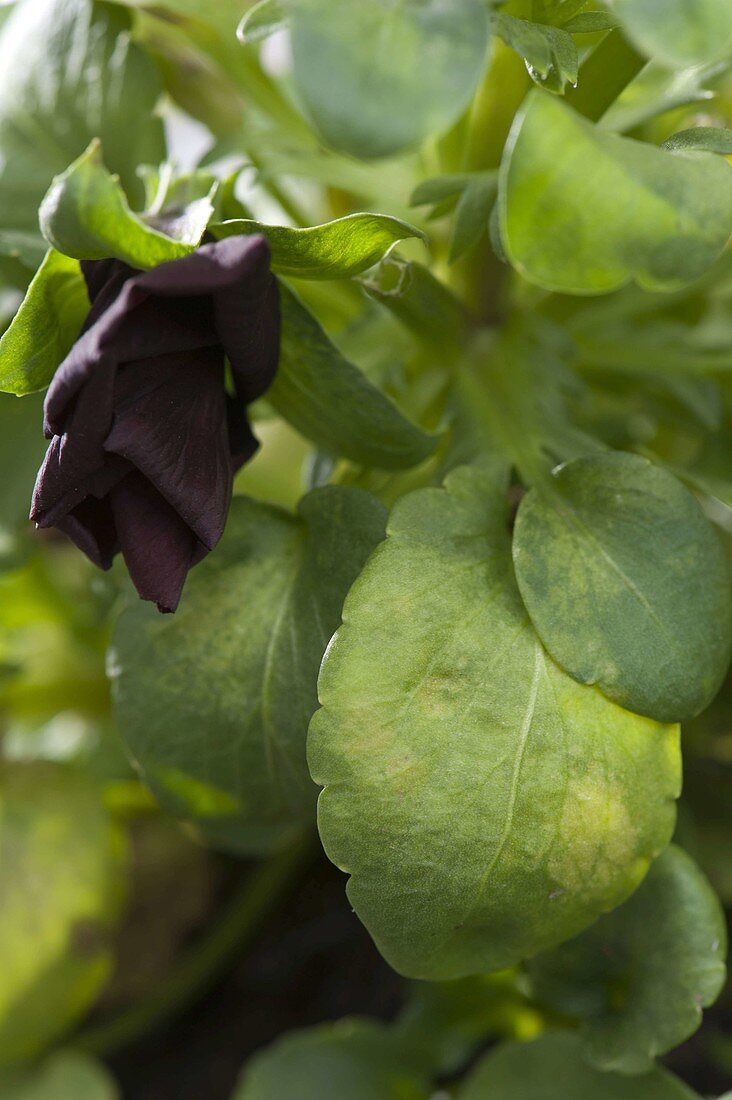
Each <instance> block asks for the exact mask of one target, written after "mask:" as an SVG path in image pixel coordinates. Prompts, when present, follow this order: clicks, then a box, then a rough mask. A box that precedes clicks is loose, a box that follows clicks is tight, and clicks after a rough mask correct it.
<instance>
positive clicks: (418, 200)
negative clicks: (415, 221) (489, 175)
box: [409, 172, 474, 206]
mask: <svg viewBox="0 0 732 1100" xmlns="http://www.w3.org/2000/svg"><path fill="white" fill-rule="evenodd" d="M473 178H474V173H473V172H455V173H452V174H450V175H447V176H435V177H434V178H432V179H428V180H422V182H421V183H419V184H417V186H416V187H415V189H414V191H413V192H412V196H411V198H410V200H409V205H410V206H431V205H433V204H437V203H441V202H444V200H445V199H451V198H459V196H460V195H462V193H463V191H464V190H465V188H466V187H467V186H468V184H469V183H470V182H471V180H472V179H473Z"/></svg>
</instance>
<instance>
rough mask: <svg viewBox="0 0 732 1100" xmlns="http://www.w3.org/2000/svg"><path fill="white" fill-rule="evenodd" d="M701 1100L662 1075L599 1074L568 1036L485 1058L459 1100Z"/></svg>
mask: <svg viewBox="0 0 732 1100" xmlns="http://www.w3.org/2000/svg"><path fill="white" fill-rule="evenodd" d="M591 1096H595V1097H597V1098H598V1100H700V1098H699V1096H698V1094H697V1093H695V1092H693V1091H692V1090H691V1089H689V1088H687V1087H686V1085H685V1084H683V1082H682V1081H680V1080H679V1079H678V1077H674V1076H672V1075H671V1074H670V1073H667V1072H666V1071H665V1070H662V1069H654V1070H651V1072H650V1073H645V1074H643V1075H642V1076H641V1077H623V1076H621V1075H620V1074H617V1073H600V1072H599V1071H598V1070H596V1069H592V1068H591V1067H590V1066H588V1065H587V1063H586V1062H585V1061H584V1059H583V1058H582V1051H581V1048H580V1043H579V1041H578V1039H577V1038H576V1037H575V1036H574V1035H572V1034H570V1033H561V1034H557V1035H545V1036H544V1037H543V1038H541V1039H537V1040H535V1041H534V1042H533V1043H511V1044H508V1045H506V1046H502V1047H498V1049H497V1050H495V1051H493V1052H492V1053H490V1054H488V1055H487V1056H486V1057H485V1058H484V1059H483V1061H482V1062H481V1063H480V1064H479V1066H478V1068H477V1069H476V1070H475V1071H474V1072H473V1073H472V1074H471V1076H470V1077H469V1078H468V1081H467V1082H466V1084H465V1085H463V1087H462V1088H461V1089H459V1090H458V1094H457V1100H588V1097H591Z"/></svg>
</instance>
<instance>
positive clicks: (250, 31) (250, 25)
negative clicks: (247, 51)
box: [236, 0, 287, 46]
mask: <svg viewBox="0 0 732 1100" xmlns="http://www.w3.org/2000/svg"><path fill="white" fill-rule="evenodd" d="M286 23H287V8H286V6H285V0H259V3H258V4H255V5H254V7H252V8H250V9H249V11H248V12H247V13H246V15H245V16H244V17H243V19H242V21H241V22H240V24H239V26H238V27H237V30H236V34H237V38H238V39H239V41H240V42H241V43H242V44H243V45H245V46H249V45H252V44H253V43H255V42H261V41H263V39H265V38H269V36H270V35H271V34H274V32H275V31H278V30H280V29H281V28H282V27H284V26H285V25H286Z"/></svg>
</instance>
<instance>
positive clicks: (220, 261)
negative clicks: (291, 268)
mask: <svg viewBox="0 0 732 1100" xmlns="http://www.w3.org/2000/svg"><path fill="white" fill-rule="evenodd" d="M82 268H83V271H84V276H85V279H86V283H87V287H88V289H89V296H90V298H91V303H92V306H91V311H90V313H89V316H88V318H87V321H86V324H85V326H84V330H83V332H82V334H81V336H80V337H79V339H78V340H77V342H76V344H75V345H74V347H73V348H72V350H71V352H70V353H69V355H68V356H67V357H66V359H65V360H64V362H63V363H62V364H61V366H60V367H59V369H58V371H57V372H56V375H55V377H54V379H53V381H52V383H51V386H50V388H49V390H48V393H47V395H46V402H45V407H44V408H45V423H44V430H45V433H46V437H47V438H48V439H50V440H51V444H50V446H49V448H48V453H47V455H46V458H45V461H44V463H43V466H42V467H41V470H40V472H39V474H38V479H37V481H36V487H35V491H34V494H33V504H32V508H31V519H32V520H34V521H35V522H36V524H37V525H38V526H39V527H57V528H58V529H59V530H61V531H64V532H65V533H66V534H67V535H68V536H69V537H70V538H71V539H72V540H73V541H74V542H75V543H76V545H77V546H78V547H80V549H81V550H83V551H84V553H85V554H87V556H88V557H89V558H90V559H91V560H92V561H93V562H94V563H95V564H96V565H98V566H99V567H100V568H102V569H109V567H110V566H111V564H112V560H113V558H114V556H115V554H117V553H118V552H121V553H122V555H123V556H124V559H125V562H126V565H127V568H128V570H129V573H130V576H131V578H132V581H133V582H134V584H135V587H136V588H137V590H138V592H139V594H140V596H141V597H142V598H143V599H146V600H152V601H153V602H155V603H156V604H157V605H158V607H159V608H160V610H161V611H174V610H175V608H176V606H177V604H178V601H179V598H180V594H181V591H182V589H183V585H184V583H185V579H186V576H187V573H188V570H189V569H190V568H191V566H192V565H195V564H196V563H197V562H198V561H200V560H201V559H202V558H203V557H205V555H206V554H207V553H208V552H209V551H210V550H212V549H213V547H214V546H215V545H216V543H217V542H218V540H219V539H220V537H221V534H222V532H223V529H224V525H225V523H226V517H227V514H228V510H229V505H230V502H231V495H232V482H233V477H234V473H235V472H236V470H237V469H238V468H239V467H240V466H241V465H242V464H243V463H244V462H246V461H247V459H249V458H251V456H252V455H253V454H254V452H255V450H256V448H257V441H256V439H255V438H254V436H253V434H252V431H251V428H250V426H249V422H248V419H247V411H246V406H247V405H249V404H251V403H252V402H253V401H255V400H256V399H257V398H258V397H260V396H261V395H262V394H263V393H264V392H265V390H266V389H267V388H268V386H269V385H270V384H271V382H272V380H273V378H274V375H275V372H276V369H277V362H278V357H279V296H278V289H277V282H276V280H275V278H274V276H273V275H272V274H271V272H270V268H269V247H268V245H267V242H266V240H265V239H264V238H263V237H229V238H227V239H226V240H223V241H218V242H216V243H212V244H204V245H203V246H202V247H201V248H199V249H198V250H197V251H196V252H193V253H191V255H190V256H186V257H185V258H184V259H181V260H176V261H173V262H171V263H166V264H163V265H161V266H160V267H157V268H155V269H154V270H152V271H147V272H144V273H141V272H139V271H136V270H134V269H133V268H130V267H128V266H126V265H125V264H123V263H121V262H119V261H118V260H99V261H89V262H85V263H83V264H82ZM227 360H228V362H229V364H230V368H231V374H230V383H231V385H230V387H229V386H227V376H226V361H227ZM230 391H231V392H230Z"/></svg>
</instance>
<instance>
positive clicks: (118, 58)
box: [0, 0, 218, 239]
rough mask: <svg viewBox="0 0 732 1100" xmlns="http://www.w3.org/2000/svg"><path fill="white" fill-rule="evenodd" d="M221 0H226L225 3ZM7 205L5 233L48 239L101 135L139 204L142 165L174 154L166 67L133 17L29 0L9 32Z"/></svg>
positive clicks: (90, 6) (1, 117)
mask: <svg viewBox="0 0 732 1100" xmlns="http://www.w3.org/2000/svg"><path fill="white" fill-rule="evenodd" d="M217 2H218V0H217ZM0 72H2V74H3V79H2V86H1V87H0V147H1V148H2V150H3V157H2V163H1V164H0V208H1V209H2V228H3V230H5V231H15V230H19V231H23V232H26V233H29V234H33V235H38V236H39V239H40V235H39V234H38V207H39V205H40V202H41V199H42V198H43V196H44V194H45V192H46V191H47V190H48V187H49V185H50V183H51V180H52V179H53V177H54V176H55V175H57V174H58V173H59V172H63V170H64V169H65V168H66V167H67V165H69V164H70V163H71V162H72V161H73V160H74V159H75V158H76V157H78V156H79V155H80V154H81V153H82V152H83V151H84V149H85V148H86V147H87V146H88V145H89V142H90V141H91V140H92V139H93V138H99V139H100V140H101V141H102V143H103V145H104V148H105V149H106V151H107V154H108V156H109V168H110V170H111V171H113V172H117V173H119V175H120V178H121V180H122V186H123V187H124V189H125V191H126V193H127V194H128V195H129V196H130V198H131V201H132V202H133V204H136V203H137V202H138V201H141V199H142V188H141V186H140V181H139V180H138V178H137V167H138V165H139V164H157V163H159V162H160V161H161V160H163V159H164V157H165V142H164V136H163V126H162V122H161V120H160V119H159V118H158V117H156V116H155V114H154V113H153V112H154V108H155V106H156V103H157V100H158V98H159V97H160V95H161V94H162V86H161V82H160V77H159V75H158V73H157V70H156V68H155V66H154V64H153V62H152V61H151V60H150V58H149V57H147V56H146V55H145V53H144V52H143V51H142V50H141V49H140V48H139V47H138V46H137V45H135V44H134V43H133V42H132V20H131V17H130V14H129V12H126V11H124V10H123V9H122V8H118V7H116V6H114V5H110V4H97V3H93V2H92V0H22V2H21V3H18V4H16V5H15V6H14V9H13V12H12V14H11V15H10V17H9V18H8V20H7V21H6V22H5V23H4V25H3V27H2V31H1V32H0Z"/></svg>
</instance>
